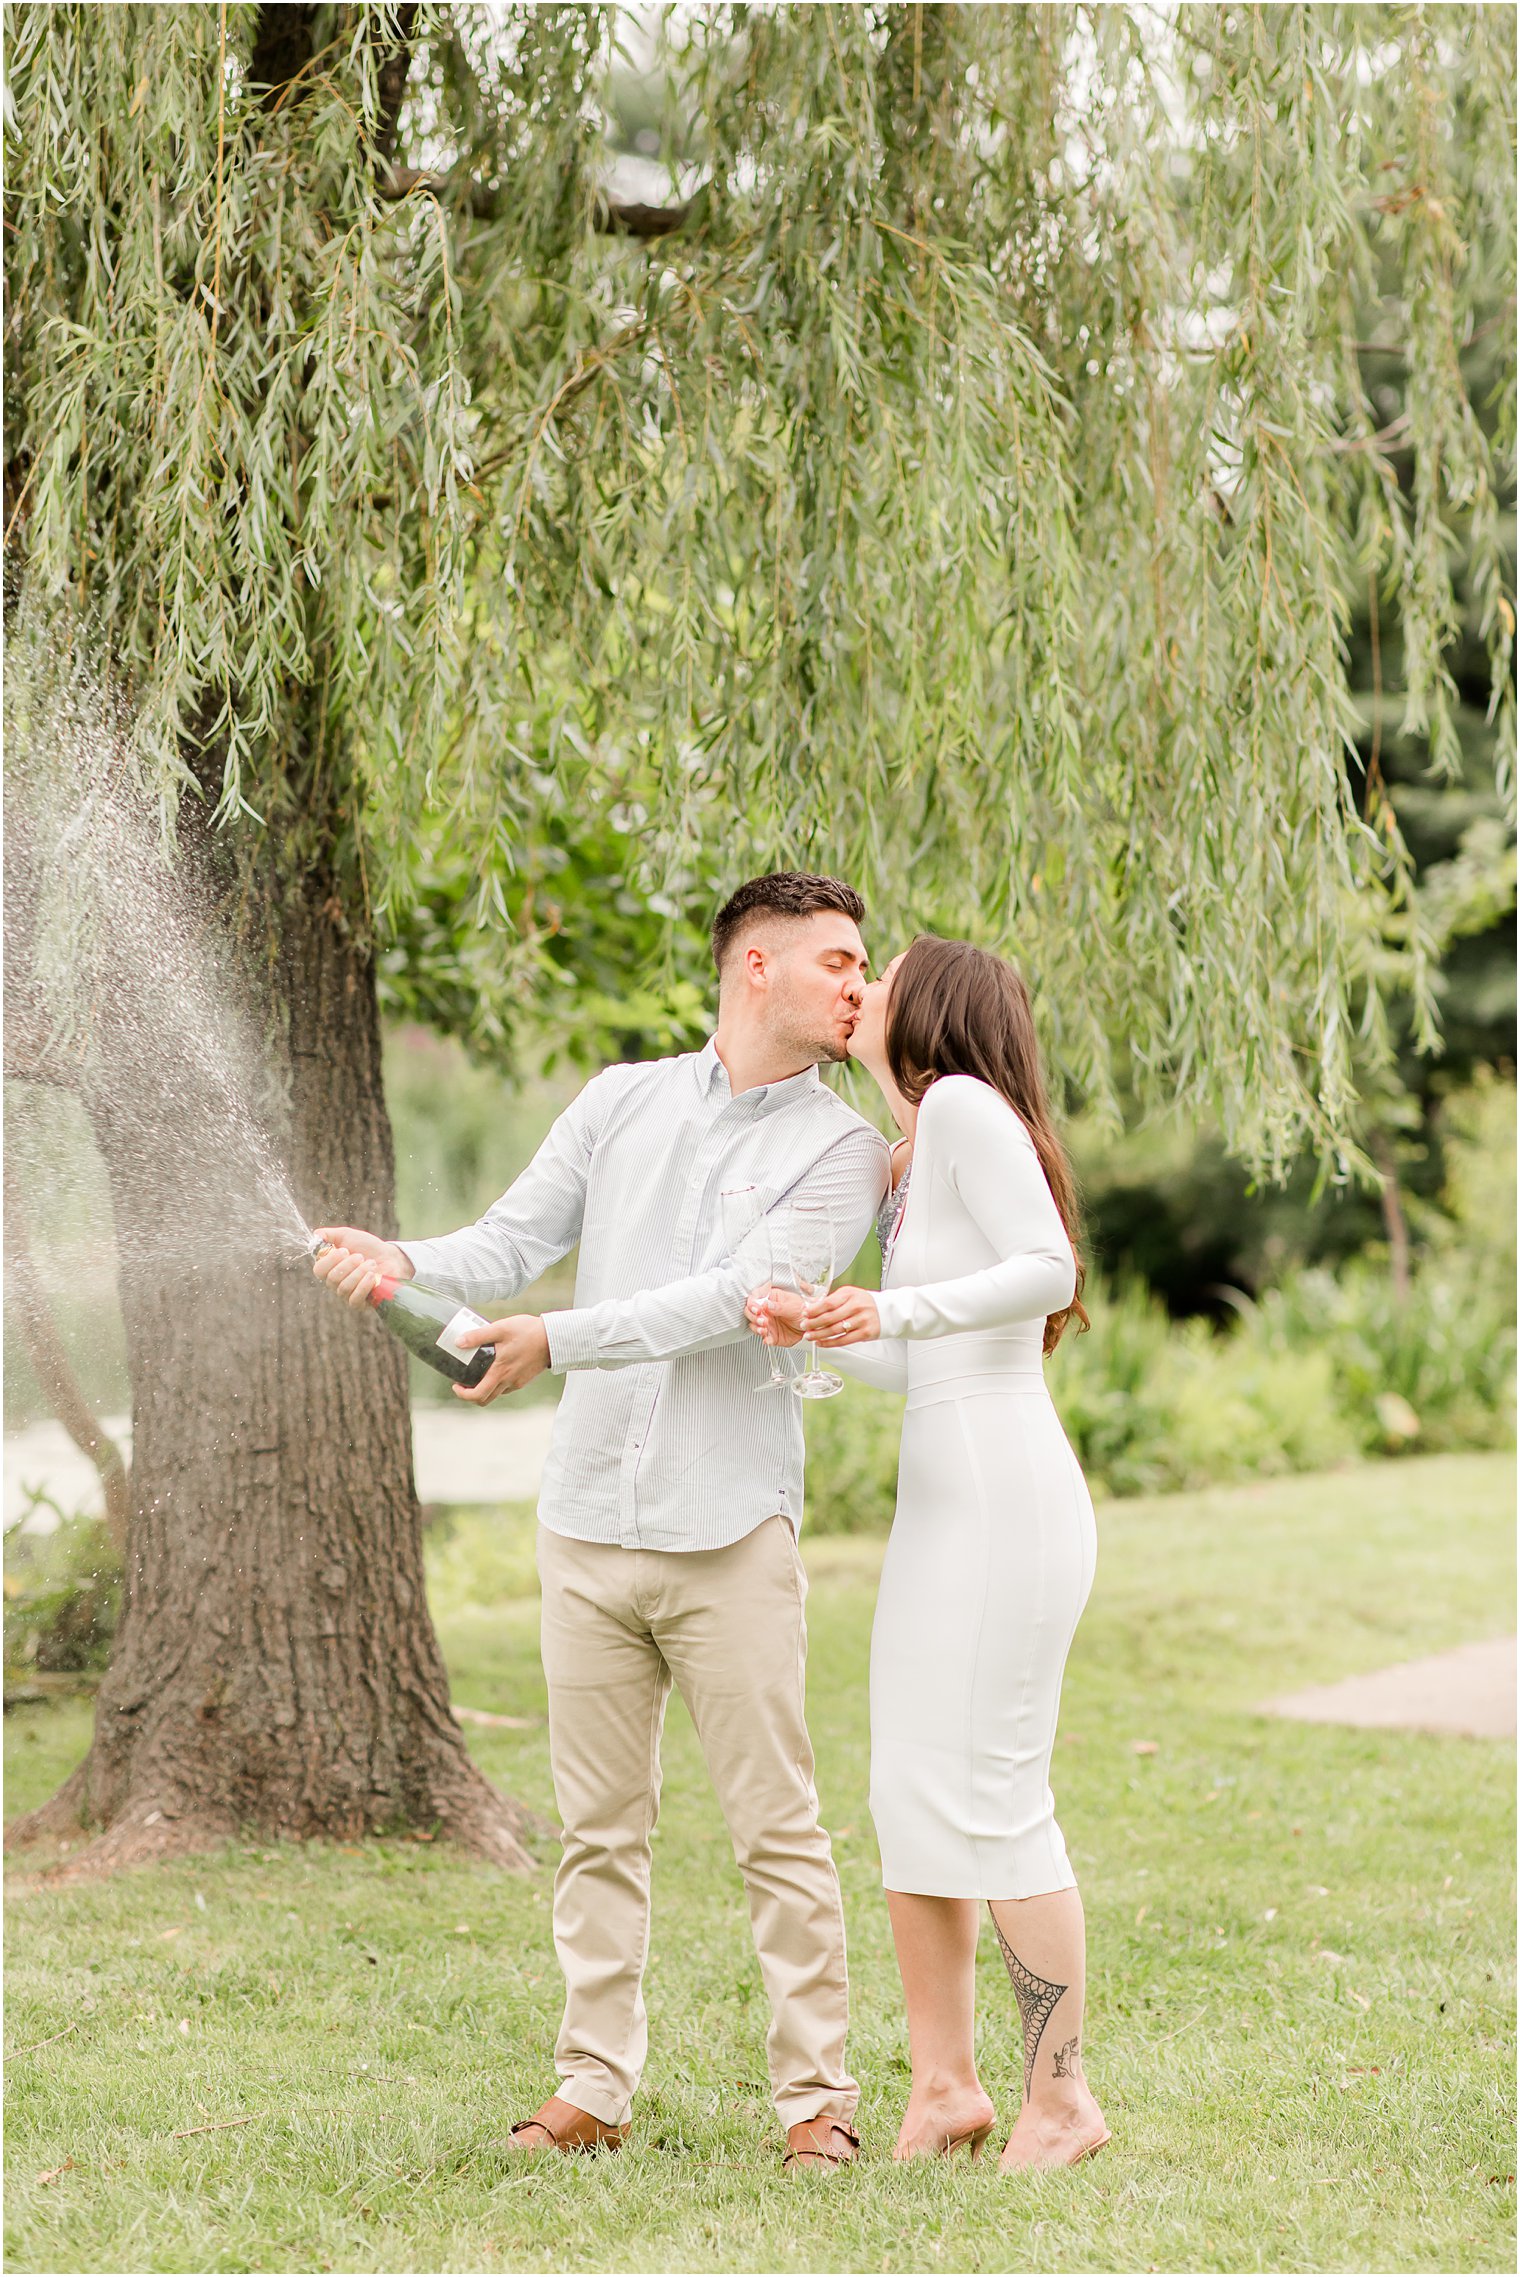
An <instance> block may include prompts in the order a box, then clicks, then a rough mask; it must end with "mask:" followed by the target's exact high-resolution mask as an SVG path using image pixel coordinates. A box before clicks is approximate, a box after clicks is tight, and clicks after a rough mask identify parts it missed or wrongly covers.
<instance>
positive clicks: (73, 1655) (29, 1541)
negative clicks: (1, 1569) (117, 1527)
mask: <svg viewBox="0 0 1520 2277" xmlns="http://www.w3.org/2000/svg"><path fill="white" fill-rule="evenodd" d="M43 1499H44V1498H42V1497H39V1498H38V1501H39V1503H40V1502H41V1501H42V1500H43ZM50 1507H51V1508H52V1510H53V1515H54V1516H55V1517H56V1518H57V1519H58V1524H57V1525H56V1526H55V1527H54V1529H53V1531H52V1532H51V1533H48V1534H30V1533H20V1532H18V1533H14V1534H11V1535H9V1536H7V1539H6V1556H5V1665H6V1668H7V1670H13V1671H15V1672H17V1673H18V1674H19V1673H21V1672H31V1671H35V1672H36V1673H37V1674H38V1675H44V1676H57V1675H66V1674H72V1673H76V1672H78V1671H82V1670H87V1669H101V1668H104V1667H105V1665H106V1662H107V1661H108V1660H109V1659H110V1657H111V1644H112V1640H113V1639H114V1637H115V1635H116V1624H117V1620H118V1617H119V1615H120V1611H121V1595H122V1579H123V1576H122V1562H121V1552H120V1550H119V1549H118V1548H117V1547H116V1545H115V1543H114V1542H113V1541H112V1540H111V1537H110V1535H109V1533H108V1532H107V1530H106V1528H105V1526H104V1525H103V1523H102V1522H101V1521H100V1520H99V1519H98V1518H79V1517H74V1516H72V1515H69V1514H67V1513H65V1512H62V1511H60V1510H58V1508H57V1506H56V1505H50Z"/></svg>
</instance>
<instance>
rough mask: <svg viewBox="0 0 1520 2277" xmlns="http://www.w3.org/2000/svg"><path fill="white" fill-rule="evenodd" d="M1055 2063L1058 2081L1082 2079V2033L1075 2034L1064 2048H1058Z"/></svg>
mask: <svg viewBox="0 0 1520 2277" xmlns="http://www.w3.org/2000/svg"><path fill="white" fill-rule="evenodd" d="M1054 2061H1055V2067H1056V2077H1057V2079H1080V2078H1081V2077H1082V2035H1081V2033H1080V2032H1074V2033H1073V2034H1072V2036H1071V2038H1070V2039H1069V2040H1068V2041H1067V2043H1066V2045H1065V2047H1064V2048H1057V2050H1056V2052H1055V2058H1054Z"/></svg>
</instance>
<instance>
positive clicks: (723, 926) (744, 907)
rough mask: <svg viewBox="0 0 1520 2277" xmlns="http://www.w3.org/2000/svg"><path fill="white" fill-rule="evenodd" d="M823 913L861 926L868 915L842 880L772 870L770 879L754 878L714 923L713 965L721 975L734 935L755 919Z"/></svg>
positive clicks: (796, 871) (748, 881) (742, 888)
mask: <svg viewBox="0 0 1520 2277" xmlns="http://www.w3.org/2000/svg"><path fill="white" fill-rule="evenodd" d="M821 909H834V910H837V911H838V912H839V915H840V916H841V917H853V918H854V920H855V922H856V924H857V925H858V924H859V923H860V921H861V919H862V918H863V917H864V916H865V913H866V905H865V903H864V902H863V901H862V900H861V898H860V896H859V894H858V893H857V892H856V891H855V888H854V887H853V886H847V885H846V884H845V882H844V880H843V879H842V878H815V877H812V876H810V875H809V873H808V872H807V871H806V870H772V871H771V872H770V873H769V875H768V876H766V877H763V878H750V879H748V880H747V881H746V882H745V883H744V884H743V885H742V886H740V888H739V890H738V892H737V893H733V894H730V895H729V897H728V899H727V901H725V902H724V904H723V907H722V908H721V909H720V910H719V911H718V914H717V916H716V917H715V918H714V919H713V928H712V953H713V963H714V964H715V965H716V966H717V968H718V970H719V972H720V973H721V972H722V970H723V960H724V958H725V957H726V956H727V955H728V952H729V948H730V946H731V944H732V942H733V938H734V935H735V934H736V933H737V932H738V931H739V928H740V927H741V926H742V925H744V924H745V923H747V921H748V920H749V919H750V918H751V917H760V916H763V917H813V916H815V915H816V914H817V913H818V911H819V910H821Z"/></svg>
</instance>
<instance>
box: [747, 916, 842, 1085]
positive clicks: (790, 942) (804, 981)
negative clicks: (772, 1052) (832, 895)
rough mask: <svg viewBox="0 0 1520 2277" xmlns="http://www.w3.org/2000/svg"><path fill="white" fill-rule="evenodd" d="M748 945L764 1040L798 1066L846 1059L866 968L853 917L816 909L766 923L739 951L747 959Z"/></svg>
mask: <svg viewBox="0 0 1520 2277" xmlns="http://www.w3.org/2000/svg"><path fill="white" fill-rule="evenodd" d="M755 950H758V951H759V953H760V957H761V960H762V962H761V967H760V969H761V970H762V971H763V973H764V977H765V989H764V995H763V997H762V999H761V1007H760V1009H761V1017H762V1020H763V1022H764V1025H765V1029H766V1033H767V1035H768V1036H769V1038H770V1040H771V1042H772V1043H773V1044H775V1045H776V1046H777V1047H778V1049H781V1050H784V1051H785V1052H786V1053H787V1055H788V1056H789V1057H790V1056H793V1055H795V1057H796V1058H797V1059H798V1061H799V1062H801V1063H804V1064H805V1063H806V1062H808V1061H822V1062H823V1063H824V1064H826V1065H827V1064H828V1063H829V1062H831V1061H835V1060H843V1059H847V1058H848V1057H849V1051H850V1037H851V1035H852V1034H853V1033H854V1028H855V1022H856V1020H857V1019H858V1018H859V1016H860V1000H861V996H862V994H863V992H864V989H865V981H866V972H867V969H868V959H867V957H866V946H865V943H864V941H862V939H861V938H860V928H859V926H858V925H857V924H856V923H855V920H854V918H853V917H840V916H836V915H835V913H834V912H833V910H830V909H821V910H817V911H815V912H814V914H813V915H812V916H811V917H794V918H788V919H784V920H782V921H781V922H780V923H777V924H773V925H771V926H768V927H766V928H765V930H764V932H763V934H762V935H761V936H760V937H758V938H757V940H756V942H755V944H754V948H753V949H750V950H746V951H745V955H746V957H747V958H749V959H751V960H752V959H753V955H754V951H755ZM750 969H751V971H754V969H755V967H754V964H753V962H752V961H751V966H750Z"/></svg>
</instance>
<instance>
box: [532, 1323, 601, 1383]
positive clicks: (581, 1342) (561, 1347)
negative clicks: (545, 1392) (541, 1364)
mask: <svg viewBox="0 0 1520 2277" xmlns="http://www.w3.org/2000/svg"><path fill="white" fill-rule="evenodd" d="M543 1320H544V1331H545V1334H546V1335H547V1336H548V1339H549V1366H550V1368H551V1369H552V1370H553V1372H554V1373H555V1375H563V1374H564V1372H565V1370H566V1369H567V1368H594V1367H595V1366H596V1357H597V1350H596V1327H595V1322H594V1317H593V1315H592V1312H591V1309H590V1307H589V1306H582V1307H581V1308H580V1309H579V1310H577V1311H575V1312H546V1313H545V1314H544V1316H543Z"/></svg>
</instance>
